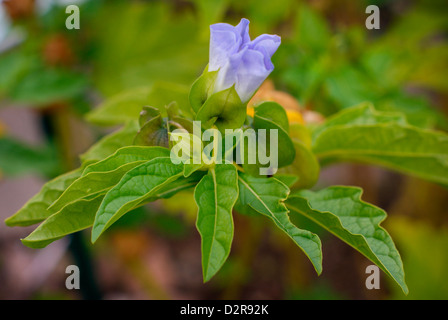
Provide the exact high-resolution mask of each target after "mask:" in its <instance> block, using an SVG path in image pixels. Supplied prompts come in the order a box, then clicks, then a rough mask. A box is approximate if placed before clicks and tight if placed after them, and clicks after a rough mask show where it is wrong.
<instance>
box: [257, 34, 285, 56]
mask: <svg viewBox="0 0 448 320" xmlns="http://www.w3.org/2000/svg"><path fill="white" fill-rule="evenodd" d="M280 43H281V38H280V37H279V36H277V35H271V34H262V35H261V36H259V37H257V38H255V39H254V40H252V41H251V42H250V43H249V48H250V49H254V50H260V49H261V48H264V49H266V51H267V53H268V54H269V57H272V55H273V54H274V53H275V51H277V49H278V47H279V46H280Z"/></svg>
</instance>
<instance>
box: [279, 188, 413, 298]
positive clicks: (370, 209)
mask: <svg viewBox="0 0 448 320" xmlns="http://www.w3.org/2000/svg"><path fill="white" fill-rule="evenodd" d="M361 194H362V190H361V189H360V188H355V187H343V186H334V187H329V188H326V189H323V190H321V191H318V192H312V191H307V190H304V191H300V192H298V193H297V194H293V195H291V196H290V197H289V198H288V200H287V201H286V205H287V207H288V208H289V209H290V210H291V212H292V213H295V214H299V215H303V216H305V217H307V218H308V219H310V220H312V221H314V222H315V223H317V224H318V225H320V226H321V227H323V228H324V229H326V230H328V231H329V232H331V233H332V234H334V235H335V236H336V237H338V238H339V239H341V240H342V241H344V242H346V243H347V244H349V245H350V246H352V247H353V248H355V249H356V250H358V251H359V252H361V253H362V254H363V255H364V256H366V257H367V258H368V259H370V260H371V261H372V262H373V263H375V264H376V265H377V266H378V267H380V269H381V270H383V271H384V272H385V273H386V274H387V275H389V276H390V277H391V278H392V279H394V280H395V281H396V282H397V283H398V285H400V287H401V288H402V289H403V292H404V293H407V292H408V288H407V286H406V283H405V280H404V270H403V263H402V262H401V258H400V254H399V253H398V251H397V249H396V248H395V245H394V243H393V241H392V238H391V237H390V236H389V234H388V233H387V232H386V230H384V229H383V228H382V227H380V223H381V222H382V221H383V220H384V219H385V218H386V213H385V212H384V211H383V210H381V209H380V208H378V207H375V206H373V205H371V204H368V203H366V202H364V201H362V200H361Z"/></svg>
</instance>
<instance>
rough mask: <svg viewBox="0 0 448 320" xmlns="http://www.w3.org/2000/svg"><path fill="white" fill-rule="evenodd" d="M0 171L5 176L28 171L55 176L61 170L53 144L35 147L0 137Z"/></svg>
mask: <svg viewBox="0 0 448 320" xmlns="http://www.w3.org/2000/svg"><path fill="white" fill-rule="evenodd" d="M0 171H1V172H2V174H4V175H6V176H18V175H21V174H25V173H30V172H34V173H39V174H42V175H45V176H55V175H57V174H58V173H60V172H61V171H62V170H61V163H60V159H59V158H58V156H57V152H56V150H55V148H54V146H53V145H44V146H41V147H40V148H36V147H34V146H30V145H27V144H25V143H23V142H21V141H18V140H15V139H12V138H10V137H2V138H0Z"/></svg>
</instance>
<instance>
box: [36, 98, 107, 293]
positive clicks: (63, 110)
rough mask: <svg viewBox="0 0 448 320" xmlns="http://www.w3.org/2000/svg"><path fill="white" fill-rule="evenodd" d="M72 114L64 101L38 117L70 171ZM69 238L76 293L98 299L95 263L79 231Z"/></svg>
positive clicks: (73, 154) (73, 163) (73, 134)
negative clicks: (76, 271)
mask: <svg viewBox="0 0 448 320" xmlns="http://www.w3.org/2000/svg"><path fill="white" fill-rule="evenodd" d="M72 120H73V114H72V113H71V112H70V108H69V106H68V105H55V106H51V107H50V108H49V110H48V109H47V113H44V115H43V118H42V125H43V129H44V131H45V133H46V135H47V137H48V139H52V140H54V142H55V143H56V145H57V147H58V152H59V154H60V157H61V161H62V166H63V168H64V170H65V171H70V170H73V169H75V168H76V167H78V166H79V163H78V156H77V154H78V151H79V150H76V149H77V147H79V144H78V146H77V144H76V143H75V140H74V139H76V138H77V137H78V138H79V132H78V131H81V129H82V128H80V127H77V126H79V123H77V122H74V121H72ZM68 237H69V239H70V245H69V248H68V250H69V252H70V254H71V255H72V258H73V260H74V263H75V265H76V266H77V267H78V268H79V273H80V279H79V280H80V294H81V297H82V298H83V299H87V300H99V299H101V298H102V296H103V294H102V292H101V290H100V287H99V285H98V282H97V280H96V276H95V272H94V270H95V267H94V261H93V259H92V255H91V252H90V248H89V246H88V244H87V242H86V239H85V237H84V234H83V232H77V233H74V234H71V235H69V236H68Z"/></svg>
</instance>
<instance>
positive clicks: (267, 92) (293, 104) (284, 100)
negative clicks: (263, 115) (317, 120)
mask: <svg viewBox="0 0 448 320" xmlns="http://www.w3.org/2000/svg"><path fill="white" fill-rule="evenodd" d="M263 101H274V102H277V103H278V104H280V105H281V106H282V107H283V108H284V109H285V110H286V114H287V116H288V120H289V122H290V123H300V124H304V121H303V117H302V114H301V108H300V104H299V102H298V101H297V100H296V99H295V98H294V97H293V96H292V95H290V94H289V93H286V92H283V91H278V90H275V87H274V84H273V82H272V81H271V80H266V81H265V82H263V84H262V85H261V86H260V88H259V89H258V91H257V92H256V93H255V95H254V96H253V97H252V99H250V101H249V103H248V104H247V114H248V115H250V116H252V117H253V116H254V106H256V105H257V104H259V103H261V102H263Z"/></svg>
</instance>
